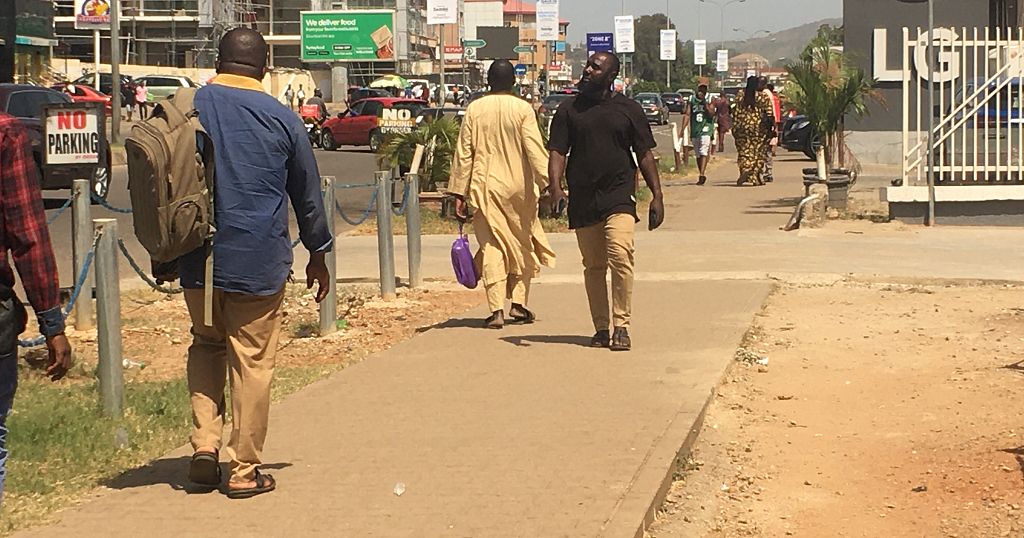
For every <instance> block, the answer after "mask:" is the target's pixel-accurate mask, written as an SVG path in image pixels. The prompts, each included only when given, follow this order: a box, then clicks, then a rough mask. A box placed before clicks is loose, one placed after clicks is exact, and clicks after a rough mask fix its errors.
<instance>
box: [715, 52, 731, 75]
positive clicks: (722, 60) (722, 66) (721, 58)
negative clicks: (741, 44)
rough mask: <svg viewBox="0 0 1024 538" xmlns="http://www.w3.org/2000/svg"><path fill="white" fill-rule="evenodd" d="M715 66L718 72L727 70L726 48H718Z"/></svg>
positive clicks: (727, 57) (727, 54) (727, 53)
mask: <svg viewBox="0 0 1024 538" xmlns="http://www.w3.org/2000/svg"><path fill="white" fill-rule="evenodd" d="M717 60H718V61H717V62H716V63H717V64H718V65H717V66H716V67H717V68H718V72H719V73H725V72H727V71H729V51H728V50H726V49H718V58H717Z"/></svg>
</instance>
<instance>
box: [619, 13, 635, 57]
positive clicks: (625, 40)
mask: <svg viewBox="0 0 1024 538" xmlns="http://www.w3.org/2000/svg"><path fill="white" fill-rule="evenodd" d="M615 52H617V53H619V54H622V53H630V52H636V45H635V44H634V42H633V16H632V15H625V16H623V17H615Z"/></svg>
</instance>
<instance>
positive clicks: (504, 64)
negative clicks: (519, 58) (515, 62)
mask: <svg viewBox="0 0 1024 538" xmlns="http://www.w3.org/2000/svg"><path fill="white" fill-rule="evenodd" d="M487 83H488V84H490V86H491V91H492V92H507V91H509V90H511V89H512V86H515V85H516V68H515V67H512V62H510V61H508V60H494V63H492V64H491V68H490V69H488V70H487Z"/></svg>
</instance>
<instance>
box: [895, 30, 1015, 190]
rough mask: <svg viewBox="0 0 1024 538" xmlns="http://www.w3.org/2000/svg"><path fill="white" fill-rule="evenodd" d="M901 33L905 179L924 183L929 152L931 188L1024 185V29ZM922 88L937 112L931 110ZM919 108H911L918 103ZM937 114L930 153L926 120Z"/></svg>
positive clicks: (925, 182) (907, 183)
mask: <svg viewBox="0 0 1024 538" xmlns="http://www.w3.org/2000/svg"><path fill="white" fill-rule="evenodd" d="M910 35H911V33H910V30H909V29H907V28H904V29H903V177H904V184H906V185H917V186H920V185H925V184H927V174H928V170H927V162H928V151H929V150H930V151H933V152H934V155H935V159H934V161H935V162H934V168H933V174H934V178H935V184H936V185H965V184H966V185H980V184H994V185H1006V184H1020V183H1024V162H1022V159H1021V156H1022V155H1024V93H1022V78H1024V28H1014V29H990V28H984V29H981V30H979V29H978V28H972V29H967V28H960V29H949V28H941V29H937V30H936V32H935V33H934V34H933V36H932V39H933V45H934V47H935V49H936V53H937V61H936V62H935V65H929V62H928V58H927V52H926V48H927V44H928V39H929V36H928V34H927V33H923V32H922V31H921V29H920V28H918V29H917V32H916V39H913V40H912V39H911V38H910ZM927 84H933V85H934V87H935V93H936V95H935V107H936V110H928V109H927V107H928V104H927ZM915 105H916V106H915ZM926 114H935V124H934V125H935V131H934V140H933V143H932V146H931V148H930V149H929V148H928V132H927V131H928V127H927V124H928V116H927V115H926Z"/></svg>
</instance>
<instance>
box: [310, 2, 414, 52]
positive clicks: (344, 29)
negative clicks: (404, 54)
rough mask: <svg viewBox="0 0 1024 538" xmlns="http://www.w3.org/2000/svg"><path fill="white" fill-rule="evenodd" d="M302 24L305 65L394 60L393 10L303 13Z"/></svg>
mask: <svg viewBox="0 0 1024 538" xmlns="http://www.w3.org/2000/svg"><path fill="white" fill-rule="evenodd" d="M301 23H302V24H301V27H302V34H301V46H300V48H301V49H302V60H303V61H305V62H317V61H320V62H344V61H359V62H373V61H393V60H394V59H395V33H394V30H395V12H394V11H388V10H376V11H371V10H366V11H318V12H309V11H304V12H302V14H301Z"/></svg>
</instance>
